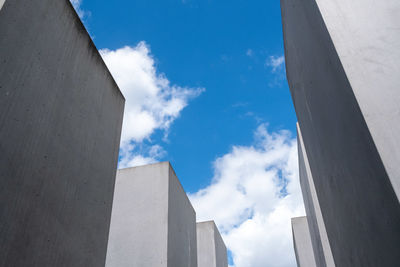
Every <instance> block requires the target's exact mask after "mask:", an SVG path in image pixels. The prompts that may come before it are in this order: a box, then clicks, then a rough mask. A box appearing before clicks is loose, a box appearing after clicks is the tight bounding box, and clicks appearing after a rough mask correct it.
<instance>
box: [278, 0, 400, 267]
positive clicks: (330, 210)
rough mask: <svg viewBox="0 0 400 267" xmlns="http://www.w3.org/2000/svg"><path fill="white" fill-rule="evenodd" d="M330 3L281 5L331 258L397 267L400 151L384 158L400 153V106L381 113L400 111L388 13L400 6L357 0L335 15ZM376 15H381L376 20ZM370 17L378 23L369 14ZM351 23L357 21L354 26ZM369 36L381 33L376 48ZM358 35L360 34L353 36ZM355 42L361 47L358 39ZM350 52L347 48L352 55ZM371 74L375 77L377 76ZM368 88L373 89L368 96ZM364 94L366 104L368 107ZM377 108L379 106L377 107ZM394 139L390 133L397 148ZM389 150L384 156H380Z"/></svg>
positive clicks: (338, 6)
mask: <svg viewBox="0 0 400 267" xmlns="http://www.w3.org/2000/svg"><path fill="white" fill-rule="evenodd" d="M323 2H324V8H322V4H321V3H322V1H315V0H301V1H294V0H282V1H281V4H282V21H283V32H284V43H285V58H286V68H287V77H288V81H289V87H290V90H291V94H292V98H293V101H294V104H295V109H296V114H297V117H298V121H299V124H300V128H301V132H302V136H303V141H304V147H305V150H306V151H307V156H308V160H309V165H310V169H311V172H312V175H313V178H314V185H315V189H316V195H317V197H318V200H319V204H320V208H321V213H322V217H323V219H324V222H325V226H326V231H327V235H328V239H329V241H330V245H331V250H332V255H333V258H334V261H335V264H336V265H337V266H349V267H350V266H352V267H354V266H396V265H397V264H398V262H400V254H399V253H398V251H397V247H398V244H399V243H400V227H399V225H400V205H399V200H398V197H397V195H396V193H395V191H396V190H397V189H396V183H395V180H396V179H397V177H398V176H397V174H396V172H397V171H396V170H398V169H396V168H400V166H399V165H398V164H397V166H394V165H396V164H392V163H391V162H392V161H393V160H394V161H395V162H398V160H396V159H397V152H393V158H392V159H390V160H388V159H387V157H390V155H389V154H391V152H390V151H392V150H393V149H394V150H396V151H397V143H396V142H398V140H397V138H396V136H397V133H398V131H397V130H395V132H393V131H392V130H388V129H389V128H390V127H391V125H395V126H394V127H395V128H394V129H397V128H396V127H398V125H400V124H399V123H395V121H396V120H398V119H399V116H396V119H393V118H392V117H393V114H395V113H392V114H390V113H389V110H390V111H396V108H397V106H396V107H394V106H393V105H394V103H393V102H392V101H391V100H390V101H389V100H388V107H387V108H386V107H383V106H385V105H386V103H385V101H384V100H383V99H385V100H387V98H393V99H394V101H395V102H396V103H397V99H398V95H396V96H394V95H393V94H396V93H397V94H398V92H399V91H398V90H393V88H394V87H393V86H395V87H396V88H398V86H397V83H398V79H395V78H393V77H397V76H399V75H396V74H397V73H398V71H397V70H398V62H399V61H398V60H397V57H398V53H400V50H399V49H397V50H396V51H394V50H393V45H394V46H396V44H397V43H398V42H397V39H396V38H400V37H399V36H400V35H396V37H394V36H389V35H388V32H389V31H390V29H391V27H392V26H394V27H393V29H395V28H396V27H395V26H396V25H398V23H399V22H398V20H396V21H394V20H395V18H394V16H395V15H394V14H387V16H386V17H383V16H384V15H382V14H386V12H389V10H397V8H396V7H397V4H396V3H398V1H396V3H395V1H390V0H389V1H385V2H384V3H383V2H379V4H378V3H372V2H371V1H367V2H368V3H369V4H370V5H369V4H365V3H364V1H362V2H361V1H358V0H357V1H354V2H355V3H350V2H349V1H339V0H335V1H332V2H334V3H335V6H334V7H331V8H332V9H334V11H329V10H328V8H325V7H328V5H329V4H328V1H323ZM379 5H380V7H379ZM320 7H321V8H322V9H323V10H324V15H322V14H321V11H320ZM355 7H357V8H358V9H354V8H355ZM371 7H372V8H373V9H374V8H376V10H377V12H376V14H375V13H374V12H373V11H371V10H370V8H371ZM390 8H393V9H390ZM326 12H334V13H335V16H334V17H335V19H336V20H341V19H342V16H343V19H344V20H343V21H345V22H346V23H348V24H346V23H345V24H342V22H339V21H336V22H337V24H336V25H335V24H334V23H333V22H331V21H330V19H327V15H326V14H327V13H326ZM371 12H372V13H373V15H371V16H368V15H366V14H372V13H371ZM360 13H363V14H362V15H360ZM353 15H354V16H355V17H354V18H349V16H353ZM357 16H361V17H360V22H363V21H365V19H366V16H367V17H369V18H370V19H371V20H372V21H373V22H372V23H377V25H376V27H375V26H371V25H369V22H368V27H367V28H365V29H361V28H362V27H363V25H360V24H358V22H356V21H357ZM377 20H382V21H380V22H377ZM352 23H356V24H352ZM338 25H342V26H341V27H339V26H338ZM344 25H345V26H344ZM382 25H384V26H385V27H387V28H386V29H385V30H384V31H380V30H379V29H381V28H382ZM390 25H391V26H390ZM371 27H372V28H371ZM378 28H379V29H378ZM397 28H398V27H397ZM397 28H396V29H397ZM368 29H371V30H373V33H371V34H372V35H371V36H372V37H371V38H375V37H377V36H378V35H380V38H379V40H376V42H375V41H373V42H372V43H367V42H366V40H367V39H365V38H370V37H367V36H366V35H368V34H370V32H369V31H368ZM357 30H359V31H360V35H357V34H356V33H355V32H354V31H357ZM348 31H350V33H349V32H348ZM343 32H346V33H343ZM352 33H353V34H352ZM337 34H338V35H340V36H341V37H340V38H343V39H341V41H338V40H339V39H338V38H339V37H335V36H336V35H337ZM357 36H360V39H359V40H355V39H356V38H355V37H357ZM385 38H386V40H387V42H385V41H384V40H385ZM382 40H383V41H382ZM339 43H341V45H339ZM339 47H340V48H339ZM346 47H347V48H346ZM369 48H371V49H369ZM344 49H348V50H346V51H347V53H344V52H343V51H344ZM386 49H387V51H386ZM356 51H357V52H356ZM373 51H375V52H377V51H379V52H378V54H380V53H382V55H383V56H384V57H383V58H387V54H386V53H393V58H394V59H395V61H392V60H389V61H388V64H389V65H388V66H386V67H387V69H386V67H385V66H384V63H382V62H381V61H380V60H378V61H376V60H375V59H376V55H374V56H372V55H371V53H375V52H373ZM378 54H377V55H378ZM370 59H371V60H370ZM353 60H355V61H357V62H364V63H365V64H367V65H368V67H367V66H362V65H363V64H359V63H356V64H355V65H354V66H356V67H355V68H354V66H353V67H349V66H350V65H351V64H352V63H351V62H352V61H353ZM369 60H370V61H371V62H369V63H367V61H369ZM346 62H347V63H346ZM381 63H382V64H381ZM396 64H397V65H396ZM373 66H375V68H376V72H372V69H373V68H374V67H373ZM350 68H351V71H350ZM389 70H391V71H389ZM388 71H389V72H388ZM351 72H358V74H352V73H351ZM354 75H356V76H354ZM380 75H383V76H382V77H386V78H387V79H388V81H387V83H381V84H380V85H379V86H378V85H376V83H375V82H372V80H373V79H374V78H375V77H376V78H377V79H378V80H380V81H382V77H380ZM387 75H391V77H388V76H387ZM377 76H379V78H378V77H377ZM386 78H384V79H386ZM356 80H357V81H356ZM361 81H362V82H361ZM369 83H370V84H369ZM371 84H373V85H374V86H373V88H372V87H371ZM364 88H369V89H368V90H367V91H363V90H364ZM375 88H379V92H378V91H377V90H376V89H375ZM372 89H374V90H375V91H374V92H372V91H371V90H372ZM362 92H365V94H364V93H362ZM360 94H364V96H365V97H366V98H368V99H369V100H368V101H366V100H363V99H364V98H363V97H360ZM380 94H383V95H384V96H380ZM364 101H366V102H364ZM374 101H377V102H376V103H375V104H374V103H372V102H374ZM361 102H364V103H361ZM380 107H383V108H382V109H380ZM368 108H369V109H370V110H369V112H368V111H366V109H368ZM379 114H380V115H379ZM396 114H397V113H396ZM370 115H371V118H369V117H370ZM372 117H374V119H372ZM389 117H390V118H389ZM375 118H379V119H378V120H382V121H381V122H379V123H377V124H376V125H380V126H379V127H380V129H379V130H376V131H375V130H373V128H374V127H375V126H372V125H373V123H372V121H375ZM382 125H386V126H385V127H381V126H382ZM386 130H387V132H385V131H386ZM383 132H385V133H383ZM388 135H393V136H394V137H395V138H396V141H393V140H392V137H390V138H389V137H387V136H388ZM382 138H383V139H387V140H388V142H389V143H390V144H391V145H390V146H392V148H390V149H389V148H387V146H386V145H382V143H381V142H385V141H384V140H378V139H382ZM385 147H386V148H385ZM386 149H387V150H386ZM382 150H386V151H385V152H383V153H382ZM384 154H386V156H385V155H384ZM388 155H389V156H388ZM389 166H393V167H389ZM390 169H392V170H390ZM395 169H396V170H395Z"/></svg>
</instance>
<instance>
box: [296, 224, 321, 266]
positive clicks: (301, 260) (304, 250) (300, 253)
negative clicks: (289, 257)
mask: <svg viewBox="0 0 400 267" xmlns="http://www.w3.org/2000/svg"><path fill="white" fill-rule="evenodd" d="M292 233H293V246H294V251H295V254H296V261H297V266H298V267H317V266H318V265H316V263H315V257H314V251H313V248H312V244H311V237H310V231H309V228H308V222H307V217H297V218H292Z"/></svg>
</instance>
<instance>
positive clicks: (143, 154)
mask: <svg viewBox="0 0 400 267" xmlns="http://www.w3.org/2000/svg"><path fill="white" fill-rule="evenodd" d="M71 1H72V2H73V3H74V4H75V7H76V9H77V11H78V13H79V14H80V16H81V18H82V19H83V21H84V24H85V26H86V27H87V29H88V31H89V33H90V35H91V36H92V38H93V40H94V43H95V44H96V46H97V48H98V49H100V51H101V54H102V56H103V58H104V60H105V62H106V64H107V65H108V67H109V69H110V71H111V73H112V74H113V76H114V78H115V79H116V81H117V83H118V84H119V86H120V88H121V90H122V92H123V93H124V95H125V97H126V99H127V104H126V113H125V117H124V129H123V135H122V142H121V153H120V167H129V166H135V165H140V164H144V163H150V162H156V161H164V160H169V161H171V163H172V165H173V167H174V169H175V171H176V173H177V175H178V177H179V179H180V181H181V183H182V185H183V187H184V188H185V190H186V191H187V192H188V193H189V196H190V198H191V200H192V202H193V204H194V206H195V208H196V211H197V215H198V220H202V219H204V220H205V219H215V220H216V223H217V225H218V226H219V228H220V230H221V232H222V234H223V237H224V240H225V243H227V246H228V248H229V249H230V255H231V256H230V264H231V265H234V266H237V267H244V266H253V267H258V266H295V262H294V256H293V249H292V244H291V232H290V217H293V216H298V215H302V214H303V213H304V212H303V208H302V201H301V194H300V190H299V186H298V178H297V156H296V153H297V150H296V149H297V145H296V141H295V137H296V134H295V123H296V116H295V113H294V108H293V104H292V101H291V98H290V92H289V89H288V86H287V81H286V77H285V69H284V58H283V40H282V26H281V17H280V6H279V1H278V0H260V1H248V0H247V1H246V0H229V1H228V0H134V1H132V0H129V1H128V0H118V1H100V0H81V1H79V0H71ZM222 192H228V193H226V194H222ZM227 206H229V207H228V208H227ZM210 207H214V208H210ZM271 232H272V233H271Z"/></svg>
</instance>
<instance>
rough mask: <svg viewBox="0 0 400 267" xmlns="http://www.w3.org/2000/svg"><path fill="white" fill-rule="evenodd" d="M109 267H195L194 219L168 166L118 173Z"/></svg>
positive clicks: (129, 169) (159, 164)
mask: <svg viewBox="0 0 400 267" xmlns="http://www.w3.org/2000/svg"><path fill="white" fill-rule="evenodd" d="M106 266H107V267H131V266H152V267H157V266H160V267H196V266H197V244H196V213H195V211H194V209H193V207H192V205H191V204H190V202H189V199H188V197H187V196H186V194H185V191H184V190H183V188H182V186H181V184H180V183H179V181H178V178H177V177H176V175H175V172H174V170H173V169H172V167H171V165H170V164H169V162H162V163H157V164H150V165H145V166H141V167H134V168H128V169H122V170H118V172H117V179H116V185H115V193H114V202H113V210H112V218H111V228H110V236H109V243H108V251H107V261H106Z"/></svg>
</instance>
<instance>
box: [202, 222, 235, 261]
mask: <svg viewBox="0 0 400 267" xmlns="http://www.w3.org/2000/svg"><path fill="white" fill-rule="evenodd" d="M196 225H197V227H196V228H197V267H228V256H227V251H226V246H225V243H224V240H223V239H222V237H221V234H220V233H219V231H218V228H217V226H216V225H215V223H214V221H208V222H198V223H197V224H196Z"/></svg>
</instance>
